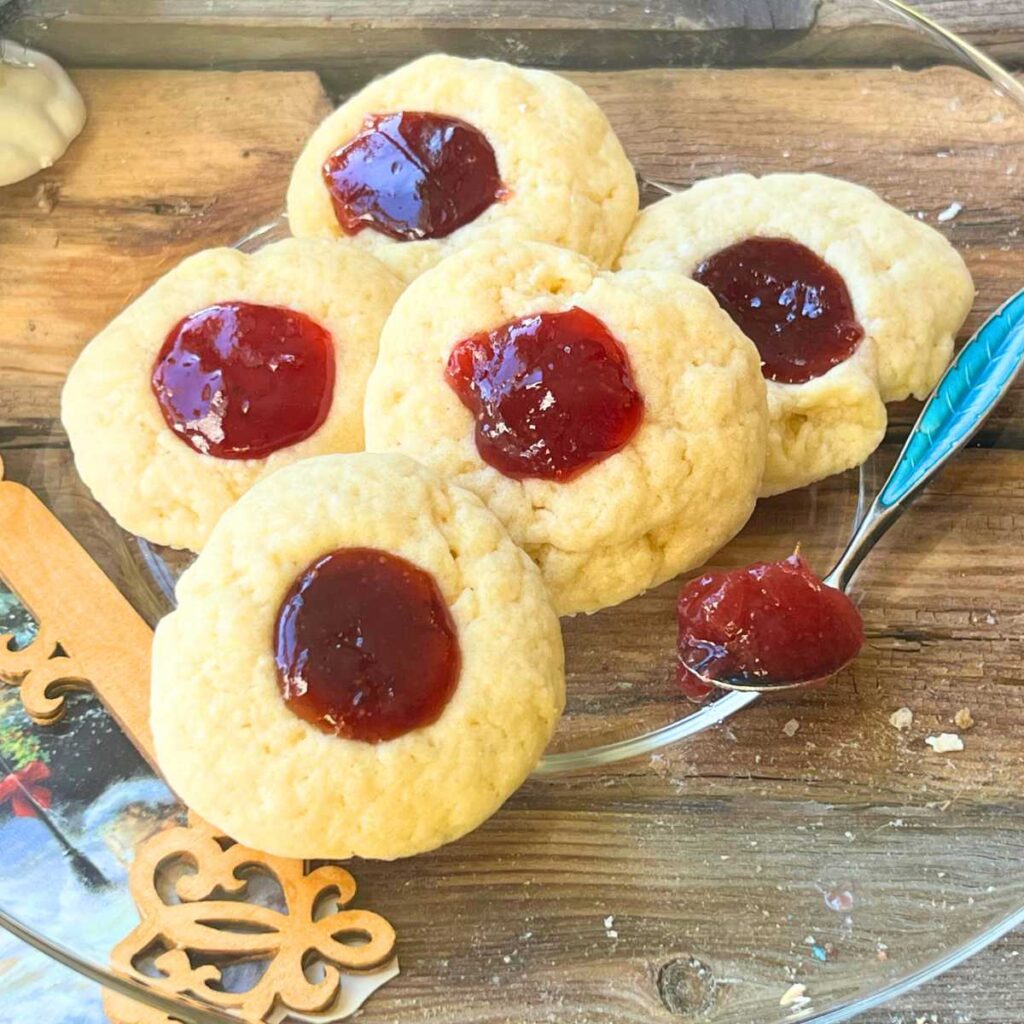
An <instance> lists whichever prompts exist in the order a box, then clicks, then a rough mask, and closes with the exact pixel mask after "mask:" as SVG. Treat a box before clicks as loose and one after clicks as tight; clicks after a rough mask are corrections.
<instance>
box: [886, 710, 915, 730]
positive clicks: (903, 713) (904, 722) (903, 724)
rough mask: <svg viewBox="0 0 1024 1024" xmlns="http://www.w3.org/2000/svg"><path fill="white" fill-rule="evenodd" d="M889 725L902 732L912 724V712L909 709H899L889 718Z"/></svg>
mask: <svg viewBox="0 0 1024 1024" xmlns="http://www.w3.org/2000/svg"><path fill="white" fill-rule="evenodd" d="M889 724H890V725H891V726H892V727H893V728H894V729H898V730H899V731H900V732H903V731H904V730H906V729H909V728H910V727H911V726H912V725H913V724H914V712H913V711H911V710H910V708H900V709H899V710H897V711H894V712H893V713H892V714H891V715H890V716H889Z"/></svg>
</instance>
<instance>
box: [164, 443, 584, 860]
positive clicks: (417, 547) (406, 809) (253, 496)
mask: <svg viewBox="0 0 1024 1024" xmlns="http://www.w3.org/2000/svg"><path fill="white" fill-rule="evenodd" d="M342 547H375V548H380V549H383V550H386V551H389V552H392V553H393V554H396V555H399V556H401V557H402V558H405V559H407V560H409V561H410V562H412V563H413V564H415V565H416V566H418V567H419V568H421V569H423V570H425V571H426V572H429V573H432V574H433V576H434V579H435V581H436V582H437V585H438V587H439V589H440V591H441V593H442V595H443V597H444V599H445V601H446V603H447V604H448V606H449V609H450V612H451V617H452V620H453V621H454V624H455V627H456V631H457V634H458V640H459V646H460V650H461V658H462V669H461V674H460V677H459V682H458V685H457V687H456V690H455V693H454V695H453V696H452V698H451V700H450V701H449V703H448V705H447V706H446V708H445V709H444V711H443V712H442V714H441V716H440V718H438V719H437V721H435V722H434V723H433V724H431V725H428V726H425V727H423V728H421V729H416V730H413V731H412V732H409V733H406V734H405V735H403V736H400V737H397V738H395V739H391V740H388V741H386V742H382V743H376V744H373V743H364V742H360V741H357V740H348V739H343V738H339V737H337V736H334V735H329V734H327V733H324V732H322V731H321V730H320V729H318V728H316V727H315V726H313V725H310V724H309V723H307V722H305V721H303V720H302V719H300V718H298V717H297V716H296V715H295V714H293V713H292V711H291V710H289V708H288V707H287V706H286V705H285V703H284V701H283V699H282V698H281V696H280V693H279V690H278V683H277V676H276V666H275V662H274V649H273V636H274V623H275V620H276V616H277V613H278V608H279V606H280V604H281V601H282V599H283V598H284V596H285V594H286V592H287V590H288V588H289V587H290V586H291V585H292V583H293V581H294V580H295V578H296V577H297V576H298V575H299V574H300V573H301V572H303V571H304V570H305V569H306V567H307V566H308V565H309V564H310V563H311V562H312V561H313V560H315V559H317V558H318V557H321V556H323V555H324V554H327V553H329V552H331V551H333V550H336V549H338V548H342ZM177 597H178V607H177V610H176V611H174V612H172V613H171V614H170V615H168V616H167V617H166V618H165V619H164V620H163V621H162V622H161V623H160V624H159V626H158V627H157V631H156V639H155V643H154V649H153V693H152V712H151V714H152V727H153V734H154V737H155V740H156V749H157V754H158V757H159V761H160V767H161V769H162V770H163V772H164V773H165V775H166V776H167V779H168V781H169V782H170V784H171V786H172V787H173V788H174V789H175V790H176V792H177V793H178V795H179V796H181V798H182V799H183V800H184V801H185V802H186V803H188V804H189V806H191V807H192V808H193V809H194V810H196V811H197V812H198V813H199V814H200V815H202V816H203V817H204V818H206V819H208V820H209V821H211V822H213V823H214V824H215V825H217V826H218V827H220V828H223V829H224V830H225V831H226V832H227V833H228V834H229V835H231V836H232V837H233V838H234V839H236V840H238V841H239V842H241V843H244V844H246V845H248V846H254V847H257V848H259V849H262V850H267V851H269V852H270V853H273V854H277V855H280V856H287V857H307V858H314V857H325V858H345V857H350V856H354V855H358V856H362V857H375V858H382V859H386V860H390V859H393V858H396V857H404V856H408V855H411V854H414V853H419V852H422V851H425V850H430V849H433V848H434V847H436V846H439V845H441V844H442V843H447V842H450V841H452V840H453V839H456V838H458V837H459V836H461V835H463V834H464V833H466V832H468V831H470V830H471V829H473V828H475V827H476V826H477V825H479V824H480V823H481V822H482V821H484V820H485V819H486V818H487V817H489V816H490V815H491V814H493V813H494V812H495V811H496V810H497V809H498V807H499V806H500V805H501V804H502V803H503V802H504V800H505V799H506V798H507V797H508V796H509V794H511V793H512V792H513V791H514V790H515V789H516V788H517V787H518V786H519V785H520V783H522V781H523V780H524V779H525V778H526V776H527V774H528V773H529V772H530V770H531V769H532V768H533V767H534V765H535V764H536V762H537V760H538V759H539V758H540V756H541V753H542V752H543V750H544V747H545V746H546V745H547V742H548V740H549V738H550V737H551V734H552V732H553V730H554V727H555V724H556V722H557V719H558V716H559V714H560V712H561V710H562V706H563V702H564V688H565V683H564V670H563V655H562V640H561V634H560V632H559V627H558V620H557V617H556V615H555V612H554V610H553V609H552V607H551V603H550V600H549V598H548V595H547V593H546V591H545V588H544V585H543V583H542V581H541V578H540V574H539V573H538V571H537V569H536V567H535V566H534V565H533V564H532V563H531V562H530V560H529V559H528V558H527V557H526V555H525V554H523V552H522V551H520V550H519V549H518V548H517V547H516V546H515V545H514V544H513V543H512V542H511V541H510V540H509V537H508V534H507V533H506V531H505V530H504V529H503V528H502V527H501V524H500V523H499V522H498V521H497V519H496V518H495V517H494V516H493V515H492V514H491V513H490V512H489V511H488V510H487V509H486V508H485V507H484V506H483V504H482V503H481V502H480V501H479V500H478V499H477V498H475V497H474V496H473V495H471V494H469V493H468V492H466V491H464V490H462V489H461V488H459V487H455V486H452V485H451V484H449V483H447V482H445V481H443V480H442V479H441V478H440V477H438V476H437V475H436V474H434V473H433V472H431V471H429V470H428V469H426V468H425V467H423V466H420V465H418V464H417V463H415V462H413V461H412V460H411V459H407V458H404V457H402V456H399V455H370V454H366V453H360V454H356V455H334V456H323V457H321V458H316V459H312V460H310V461H307V462H306V463H304V464H302V465H296V466H290V467H287V468H285V469H283V470H281V471H280V472H278V473H276V474H275V475H274V476H272V477H269V478H268V479H266V480H264V481H261V482H260V483H259V484H257V485H256V486H255V487H254V488H252V490H250V491H249V492H248V493H247V494H246V495H245V497H244V498H242V500H241V501H239V502H238V504H237V505H235V506H234V507H233V508H232V509H230V510H229V511H228V512H227V513H225V515H224V516H223V518H222V519H221V521H220V522H219V523H218V525H217V527H216V529H215V530H214V531H213V534H212V535H211V537H210V540H209V542H208V543H207V545H206V547H205V548H204V549H203V552H202V554H201V555H200V556H199V558H198V559H197V560H196V562H195V563H194V565H193V566H192V567H190V568H189V569H188V571H187V572H186V573H185V574H184V575H183V576H182V578H181V580H180V582H179V584H178V589H177Z"/></svg>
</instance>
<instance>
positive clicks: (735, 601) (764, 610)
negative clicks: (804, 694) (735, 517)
mask: <svg viewBox="0 0 1024 1024" xmlns="http://www.w3.org/2000/svg"><path fill="white" fill-rule="evenodd" d="M676 610H677V614H678V616H679V681H680V685H681V686H682V687H683V692H684V693H686V694H687V696H689V697H691V698H693V699H701V697H702V696H706V693H702V690H703V689H705V685H704V684H703V683H701V682H700V681H699V680H695V679H694V675H693V674H694V673H696V674H697V675H698V676H701V677H703V678H704V679H706V680H712V681H714V680H720V681H722V682H727V683H733V684H735V685H739V686H744V685H749V686H766V687H769V686H785V685H787V684H789V683H811V682H814V681H815V680H819V679H825V678H827V677H828V676H831V675H834V674H835V673H836V672H838V671H839V670H840V669H841V668H842V667H843V666H844V665H845V664H847V662H849V661H852V660H853V659H854V658H855V657H856V656H857V652H858V651H859V650H860V648H861V645H862V644H863V643H864V623H863V622H862V620H861V617H860V613H859V612H858V611H857V609H856V607H855V606H854V604H853V602H852V601H851V600H850V599H849V598H848V597H847V596H846V595H845V594H844V593H842V591H839V590H836V589H834V588H833V587H828V586H826V585H825V584H824V583H822V582H821V580H820V579H818V577H817V576H815V575H814V573H813V572H811V569H810V567H809V566H808V565H807V563H806V562H805V561H804V560H803V559H802V558H801V557H800V556H799V555H798V554H796V555H791V556H790V557H789V558H787V559H785V560H784V561H782V562H755V563H754V564H753V565H749V566H747V567H746V568H744V569H736V570H734V571H733V572H727V573H720V572H717V573H708V574H707V575H706V576H701V577H699V578H698V579H695V580H693V581H691V582H690V583H688V584H687V585H686V586H685V587H683V590H682V592H681V593H680V595H679V603H678V605H677V609H676Z"/></svg>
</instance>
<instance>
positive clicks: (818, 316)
mask: <svg viewBox="0 0 1024 1024" xmlns="http://www.w3.org/2000/svg"><path fill="white" fill-rule="evenodd" d="M693 276H694V278H695V279H696V280H697V281H699V282H700V283H701V284H702V285H704V286H705V287H707V288H709V289H710V290H711V291H712V292H713V293H714V296H715V298H716V299H717V300H718V304H719V305H720V306H721V307H722V309H724V310H725V311H726V312H727V313H728V314H729V316H731V317H732V319H733V320H734V321H735V323H736V325H737V326H738V327H739V328H740V330H741V331H743V333H744V334H745V335H746V336H747V337H748V338H750V340H751V341H752V342H753V343H754V344H755V345H756V346H757V350H758V352H760V353H761V363H762V373H764V375H765V377H767V378H768V380H774V381H779V382H780V383H783V384H803V383H805V382H806V381H809V380H813V379H814V378H815V377H820V376H821V375H822V374H823V373H827V372H828V371H829V370H831V369H832V367H833V366H838V365H839V363H841V362H843V361H844V360H846V359H849V358H850V356H851V355H853V353H854V350H855V349H856V348H857V346H858V345H859V344H860V341H861V338H863V337H864V329H863V328H862V327H861V325H860V324H859V323H858V322H857V318H856V317H855V316H854V313H853V303H852V302H851V301H850V293H849V292H848V291H847V290H846V283H845V282H844V281H843V279H842V277H840V275H839V274H838V273H836V271H835V270H834V269H833V268H832V267H830V266H829V265H828V264H827V263H826V262H825V261H824V260H823V259H821V257H820V256H818V254H817V253H815V252H812V251H811V250H810V249H808V248H807V247H806V246H804V245H800V244H799V243H798V242H793V241H790V240H789V239H788V238H760V237H755V238H748V239H746V240H745V241H743V242H737V243H736V244H735V245H730V246H728V247H727V248H725V249H722V250H721V251H720V252H717V253H715V254H714V255H713V256H711V257H709V258H708V259H706V260H705V261H704V262H703V263H702V264H701V265H700V266H699V267H698V268H697V270H696V271H695V273H694V275H693Z"/></svg>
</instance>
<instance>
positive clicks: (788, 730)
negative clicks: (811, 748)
mask: <svg viewBox="0 0 1024 1024" xmlns="http://www.w3.org/2000/svg"><path fill="white" fill-rule="evenodd" d="M799 728H800V723H799V722H798V721H797V720H796V719H795V718H791V719H790V720H789V721H788V722H787V723H786V724H785V725H784V726H783V727H782V731H783V732H784V733H785V734H786V735H787V736H795V735H796V733H797V730H798V729H799Z"/></svg>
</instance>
